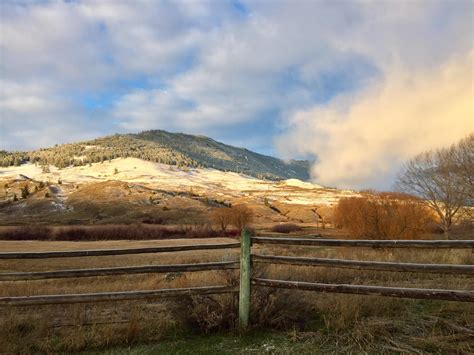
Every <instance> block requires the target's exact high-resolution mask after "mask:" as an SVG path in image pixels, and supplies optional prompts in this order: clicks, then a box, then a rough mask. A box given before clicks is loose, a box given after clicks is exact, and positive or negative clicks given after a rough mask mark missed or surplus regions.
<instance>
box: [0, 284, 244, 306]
mask: <svg viewBox="0 0 474 355" xmlns="http://www.w3.org/2000/svg"><path fill="white" fill-rule="evenodd" d="M236 292H238V287H236V286H204V287H189V288H175V289H161V290H150V291H124V292H101V293H79V294H66V295H41V296H19V297H0V306H33V305H35V306H36V305H47V304H68V303H90V302H108V301H126V300H143V299H156V298H163V297H178V296H194V295H208V294H221V293H236Z"/></svg>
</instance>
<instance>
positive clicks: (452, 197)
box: [397, 135, 474, 237]
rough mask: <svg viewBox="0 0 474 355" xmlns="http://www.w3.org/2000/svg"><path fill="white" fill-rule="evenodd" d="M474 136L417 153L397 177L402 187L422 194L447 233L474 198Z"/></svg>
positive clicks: (400, 188)
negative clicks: (447, 145)
mask: <svg viewBox="0 0 474 355" xmlns="http://www.w3.org/2000/svg"><path fill="white" fill-rule="evenodd" d="M472 140H473V135H471V136H469V137H467V138H466V139H464V140H462V141H460V142H459V143H458V144H456V145H452V146H450V147H449V148H444V149H438V150H435V151H429V152H426V153H422V154H420V155H418V156H416V157H415V158H413V159H412V160H410V161H409V162H408V163H406V164H405V166H404V167H403V168H402V171H401V172H400V174H399V176H398V178H397V187H398V189H399V190H401V191H404V192H407V193H411V194H414V195H417V196H419V197H420V198H422V200H423V202H424V203H425V204H426V205H427V206H428V207H429V208H431V209H432V210H433V211H434V212H435V213H436V215H437V216H438V218H439V226H440V227H441V228H442V229H443V231H444V233H445V234H446V236H447V237H449V230H450V229H451V226H452V224H453V222H454V218H455V217H456V216H457V215H459V214H460V212H461V211H463V207H465V206H467V205H469V203H470V202H471V201H472V199H471V198H470V195H471V197H472V169H473V166H472V158H473V154H474V153H473V146H474V145H473V144H472ZM469 161H470V163H469ZM469 164H471V165H470V166H469Z"/></svg>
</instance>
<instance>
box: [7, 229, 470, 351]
mask: <svg viewBox="0 0 474 355" xmlns="http://www.w3.org/2000/svg"><path fill="white" fill-rule="evenodd" d="M228 241H235V239H230V238H212V239H211V238H209V239H179V240H144V241H126V240H121V241H91V242H64V241H46V242H45V241H1V242H0V250H1V251H3V252H5V251H47V250H80V249H82V250H84V249H112V248H139V247H147V246H157V245H184V244H189V243H198V242H199V243H221V242H228ZM253 251H254V252H258V253H261V254H269V255H295V256H296V255H298V256H314V257H337V258H345V259H357V260H381V261H406V262H408V261H409V262H425V263H456V264H474V256H473V254H472V251H471V250H469V249H468V250H456V251H454V250H439V251H426V250H423V251H421V252H420V250H403V249H401V250H397V249H393V250H384V249H361V248H357V249H350V248H321V247H285V246H271V247H263V246H255V247H254V248H253ZM238 252H239V250H238V249H229V250H215V251H185V252H175V253H160V254H139V255H123V256H101V257H77V258H57V259H37V260H2V261H1V262H0V270H1V272H13V271H46V270H58V269H75V268H92V267H113V266H132V265H155V264H177V263H197V262H206V261H224V260H227V261H230V260H238ZM254 270H255V274H256V275H258V276H263V277H268V278H278V279H282V280H283V279H284V280H295V281H296V280H300V281H313V282H327V283H331V282H332V283H352V284H367V285H385V286H405V287H426V288H445V289H460V290H468V289H469V290H472V289H474V280H473V279H472V278H469V277H468V276H453V275H436V274H428V273H425V274H414V273H397V272H378V271H359V270H347V269H333V268H323V267H302V266H289V265H280V266H278V265H269V264H256V265H255V266H254ZM237 278H238V271H233V270H227V271H200V272H189V273H168V274H142V275H124V276H103V277H86V278H77V279H52V280H38V281H16V282H2V284H1V291H0V296H19V295H41V294H66V293H85V292H103V291H125V290H151V289H160V288H175V287H190V286H203V285H225V284H236V281H237ZM236 307H237V297H236V296H233V295H216V296H193V297H183V298H180V299H167V300H157V301H146V302H145V301H134V302H130V301H125V302H124V301H122V302H104V303H97V304H76V305H54V306H53V305H51V306H36V307H12V308H0V317H1V320H0V349H2V350H1V352H0V353H2V354H3V353H4V354H29V353H55V352H75V351H92V350H94V351H97V352H99V351H101V349H103V350H104V349H111V348H115V349H116V351H115V350H114V352H117V353H121V352H124V353H125V352H126V351H125V350H123V349H124V348H121V347H123V346H126V347H127V349H130V348H129V347H130V346H133V347H132V348H131V349H134V347H135V346H137V348H136V349H138V350H137V351H139V352H138V353H156V351H159V352H160V353H174V352H179V351H174V350H178V348H179V346H178V345H177V344H178V343H179V342H178V343H177V339H180V337H188V336H190V334H193V333H194V334H196V333H197V334H203V333H207V334H210V335H206V336H203V337H200V339H201V340H199V341H197V340H196V339H195V338H193V339H195V340H194V341H195V342H196V345H195V347H196V349H201V350H199V351H203V352H205V351H204V349H214V350H215V352H222V351H223V349H224V350H225V351H228V352H232V353H244V352H248V351H247V350H248V348H246V347H245V346H244V345H242V347H241V348H239V347H238V346H237V345H236V342H237V343H239V342H244V343H245V339H248V337H249V336H250V335H247V338H239V336H238V334H235V333H234V332H233V329H235V326H236V321H237V320H236V309H237V308H236ZM251 307H252V310H253V311H252V312H251V317H252V324H253V325H254V327H255V328H256V329H274V330H278V331H279V332H278V333H271V334H270V335H268V334H266V333H265V334H264V335H263V336H262V337H263V338H259V337H260V335H258V334H260V333H258V332H256V333H255V337H256V338H255V339H254V340H255V344H260V345H261V346H260V347H259V346H258V345H255V346H256V348H255V347H254V348H253V349H254V350H255V351H254V353H259V352H262V353H263V352H267V353H268V352H269V353H289V352H292V350H295V351H296V350H297V349H299V350H297V351H298V352H301V353H311V349H312V350H314V349H318V350H317V352H322V353H323V352H326V353H331V352H333V353H458V354H469V353H472V352H473V350H474V329H473V327H472V324H474V305H472V304H469V303H458V302H446V301H421V300H403V299H393V298H388V297H377V296H357V295H337V294H321V293H315V292H307V291H294V290H270V289H265V288H254V290H253V295H252V305H251ZM216 333H217V335H215V334H216ZM212 334H214V335H212ZM276 334H277V335H276ZM212 339H215V340H216V342H217V343H219V344H217V343H215V344H214V343H213V340H212ZM217 339H218V340H217ZM262 339H267V340H265V341H263V340H262ZM151 343H152V344H153V345H146V344H151ZM269 343H271V344H275V345H276V346H273V345H272V346H273V347H271V348H270V350H269V351H266V350H265V349H266V348H265V346H267V345H268V344H269ZM140 344H141V345H140ZM242 344H243V343H242ZM265 344H266V345H265ZM173 349H174V350H173ZM245 349H247V350H245ZM196 351H198V350H196ZM199 351H198V352H197V353H199ZM225 351H224V352H225ZM183 353H186V352H185V351H183Z"/></svg>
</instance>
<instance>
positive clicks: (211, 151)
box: [0, 130, 309, 180]
mask: <svg viewBox="0 0 474 355" xmlns="http://www.w3.org/2000/svg"><path fill="white" fill-rule="evenodd" d="M129 157H133V158H139V159H143V160H147V161H151V162H156V163H163V164H168V165H176V166H178V167H205V168H214V169H217V170H221V171H232V172H237V173H244V174H247V175H250V176H254V177H258V178H265V179H270V180H282V179H290V178H297V179H300V180H308V179H309V173H308V170H309V163H308V161H298V160H292V161H290V162H284V161H282V160H280V159H277V158H274V157H270V156H266V155H262V154H258V153H255V152H252V151H250V150H248V149H245V148H237V147H233V146H230V145H226V144H223V143H220V142H217V141H215V140H213V139H211V138H208V137H204V136H193V135H189V134H183V133H170V132H166V131H162V130H152V131H145V132H142V133H138V134H116V135H113V136H108V137H103V138H98V139H94V140H91V141H85V142H79V143H71V144H62V145H57V146H55V147H51V148H46V149H39V150H34V151H29V152H5V151H3V152H2V151H0V166H4V167H6V166H12V165H21V164H22V163H25V162H31V163H37V164H40V165H44V166H47V165H54V166H57V167H59V168H64V167H67V166H81V165H87V164H90V163H97V162H103V161H105V160H111V159H115V158H129ZM45 169H47V167H46V168H45Z"/></svg>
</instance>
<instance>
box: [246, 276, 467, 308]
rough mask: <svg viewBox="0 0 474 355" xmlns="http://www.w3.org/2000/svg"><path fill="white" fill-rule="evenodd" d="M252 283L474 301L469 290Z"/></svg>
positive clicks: (263, 280) (255, 281)
mask: <svg viewBox="0 0 474 355" xmlns="http://www.w3.org/2000/svg"><path fill="white" fill-rule="evenodd" d="M252 284H253V285H257V286H265V287H274V288H287V289H296V290H306V291H318V292H332V293H351V294H358V295H377V296H388V297H401V298H417V299H430V300H445V301H462V302H474V292H471V291H458V290H438V289H423V288H405V287H385V286H365V285H347V284H324V283H313V282H302V281H284V280H270V279H260V278H253V279H252Z"/></svg>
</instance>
